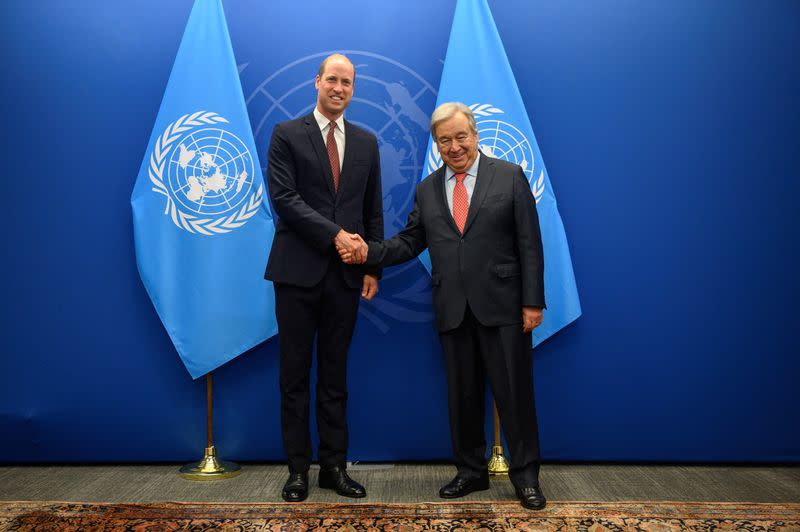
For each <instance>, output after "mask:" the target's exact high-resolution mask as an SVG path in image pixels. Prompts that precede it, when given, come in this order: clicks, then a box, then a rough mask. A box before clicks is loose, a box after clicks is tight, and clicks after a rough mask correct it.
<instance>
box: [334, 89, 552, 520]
mask: <svg viewBox="0 0 800 532" xmlns="http://www.w3.org/2000/svg"><path fill="white" fill-rule="evenodd" d="M431 134H432V135H433V138H434V140H435V141H436V144H437V146H438V148H439V151H440V153H441V155H442V160H443V161H444V163H445V165H444V166H443V167H442V168H440V169H439V170H437V171H436V172H434V173H433V174H431V175H430V176H428V177H427V178H426V179H425V180H423V181H422V182H421V183H420V184H419V186H418V187H417V191H416V197H415V201H414V208H413V210H412V211H411V213H410V214H409V216H408V223H407V224H406V227H405V228H404V229H403V230H402V231H401V232H400V233H399V234H398V235H397V236H395V237H393V238H391V239H389V240H386V241H385V242H382V243H381V242H369V245H368V246H367V244H365V243H363V242H361V241H360V240H359V237H357V236H354V237H352V238H351V239H352V240H353V241H354V242H357V243H358V244H359V247H358V248H357V249H352V248H346V247H344V246H338V247H339V251H340V256H341V257H342V259H343V260H344V261H345V262H347V263H359V262H364V261H366V263H367V264H370V265H374V266H390V265H393V264H397V263H400V262H404V261H407V260H410V259H412V258H414V257H416V256H417V255H419V254H420V253H421V252H422V251H423V250H424V249H425V248H426V247H427V248H428V250H429V252H430V258H431V265H432V271H431V277H432V284H433V303H434V311H435V314H436V325H437V327H438V329H439V335H440V339H441V342H442V348H443V351H444V356H445V361H446V368H447V381H448V402H449V411H450V432H451V437H452V444H453V451H454V457H455V463H456V466H457V469H458V473H457V474H456V476H455V478H454V479H453V480H452V481H451V482H450V483H448V484H447V485H445V486H444V487H443V488H442V489H441V490H440V491H439V495H440V496H441V497H443V498H456V497H462V496H464V495H467V494H468V493H471V492H473V491H477V490H485V489H488V487H489V477H488V472H487V463H486V440H485V435H484V429H483V427H484V426H483V420H484V381H485V379H486V377H487V375H488V378H489V382H490V383H491V386H492V391H493V393H494V397H495V400H496V402H497V408H498V411H499V413H500V421H501V423H502V426H503V432H504V434H505V436H506V441H507V443H508V447H509V451H510V453H509V454H510V471H509V476H510V478H511V481H512V482H513V484H514V486H515V488H516V493H517V496H518V497H519V499H520V501H521V502H522V504H523V506H525V507H526V508H531V509H541V508H544V506H545V504H546V501H545V498H544V495H543V494H542V491H541V489H540V487H539V437H538V429H537V425H536V409H535V407H534V398H533V377H532V359H531V331H532V330H533V329H534V328H535V327H537V326H538V325H539V324H540V323H541V320H542V309H543V308H544V306H545V301H544V279H543V273H544V271H543V270H544V264H543V258H542V243H541V237H540V233H539V219H538V216H537V213H536V201H535V200H534V198H533V195H532V194H531V190H530V188H529V186H528V181H527V180H526V179H525V175H524V173H523V171H522V168H520V167H519V166H518V165H515V164H511V163H508V162H505V161H502V160H499V159H494V158H491V157H488V156H486V155H483V154H480V153H479V152H478V128H477V126H476V123H475V118H474V116H473V115H472V112H471V111H470V109H469V108H468V107H466V106H465V105H463V104H458V103H446V104H443V105H441V106H439V107H438V108H437V109H436V110H435V111H434V113H433V116H432V117H431Z"/></svg>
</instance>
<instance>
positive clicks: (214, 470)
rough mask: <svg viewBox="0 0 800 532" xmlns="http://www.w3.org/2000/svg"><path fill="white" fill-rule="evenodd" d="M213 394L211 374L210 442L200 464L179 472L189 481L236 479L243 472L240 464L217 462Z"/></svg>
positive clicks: (208, 379) (208, 401)
mask: <svg viewBox="0 0 800 532" xmlns="http://www.w3.org/2000/svg"><path fill="white" fill-rule="evenodd" d="M211 392H212V390H211V373H209V374H207V375H206V421H207V433H208V441H207V443H206V450H205V453H204V455H203V459H202V460H200V461H199V462H192V463H191V464H186V465H185V466H183V467H181V469H180V471H178V474H179V475H180V476H181V477H183V478H185V479H187V480H219V479H223V478H231V477H235V476H236V475H238V474H239V473H241V472H242V468H241V466H240V465H239V464H236V463H234V462H224V461H222V460H217V450H216V449H215V448H214V436H213V431H212V421H213V417H212V414H211V404H212V393H211Z"/></svg>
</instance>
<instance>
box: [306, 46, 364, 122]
mask: <svg viewBox="0 0 800 532" xmlns="http://www.w3.org/2000/svg"><path fill="white" fill-rule="evenodd" d="M354 78H355V70H354V69H353V64H352V63H351V62H350V61H348V60H347V59H345V58H344V57H333V58H331V59H329V60H328V62H327V63H326V64H325V71H324V72H323V73H322V75H319V74H317V78H316V80H315V81H314V86H315V87H316V88H317V108H318V109H319V112H320V113H322V114H323V115H325V118H327V119H329V120H336V119H338V118H339V117H340V116H342V113H344V110H345V108H346V107H347V104H349V103H350V99H351V98H352V97H353V81H354Z"/></svg>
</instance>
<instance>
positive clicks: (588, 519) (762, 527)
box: [0, 501, 800, 532]
mask: <svg viewBox="0 0 800 532" xmlns="http://www.w3.org/2000/svg"><path fill="white" fill-rule="evenodd" d="M212 529H223V530H225V529H233V530H241V531H249V530H259V531H273V530H287V531H306V530H327V529H333V530H347V531H358V530H369V531H378V530H391V531H397V532H411V531H417V530H448V531H456V530H458V531H461V530H464V531H466V530H536V531H540V530H541V531H544V530H546V531H570V532H571V531H576V532H577V531H586V532H601V531H629V530H630V531H639V530H644V531H653V532H667V531H672V530H697V531H701V530H702V531H711V530H747V531H768V530H769V531H773V530H774V531H781V532H788V531H800V504H757V503H700V502H586V501H581V502H552V503H549V504H548V506H547V508H546V509H545V510H544V511H541V512H530V511H527V510H525V509H523V508H522V507H521V506H520V505H519V504H517V503H515V502H491V503H478V502H462V503H458V502H457V503H420V504H283V503H253V504H241V503H237V504H230V503H160V504H109V503H72V502H36V501H22V502H0V530H58V531H59V532H61V531H71V530H115V531H123V530H212Z"/></svg>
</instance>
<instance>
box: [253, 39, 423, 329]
mask: <svg viewBox="0 0 800 532" xmlns="http://www.w3.org/2000/svg"><path fill="white" fill-rule="evenodd" d="M335 52H339V53H343V54H344V55H346V56H347V57H348V58H349V59H350V60H351V61H352V62H353V65H354V66H355V71H356V78H355V84H354V93H353V98H352V100H351V102H350V105H349V106H348V107H347V110H346V111H345V119H346V120H347V121H348V122H350V123H352V124H354V125H356V126H358V127H360V128H362V129H365V130H367V131H369V132H371V133H373V134H374V135H375V136H376V138H377V139H378V149H379V151H380V159H381V182H382V192H383V210H384V213H383V217H384V236H386V237H390V236H393V235H395V234H396V233H397V232H398V231H400V230H401V229H402V228H403V227H404V226H405V223H406V217H407V215H408V212H409V211H410V210H411V208H412V207H413V204H414V191H415V188H416V185H417V183H418V182H419V178H420V176H421V175H422V173H423V169H424V167H425V149H426V147H427V139H428V121H429V118H430V117H429V110H430V109H433V107H434V105H435V103H436V94H437V91H436V89H435V88H434V87H433V86H432V85H431V83H430V82H429V81H428V80H427V79H425V78H424V77H423V76H422V75H420V74H419V73H417V72H415V71H414V70H413V69H411V68H409V67H408V66H406V65H404V64H402V63H401V62H399V61H396V60H394V59H392V58H391V57H387V56H384V55H380V54H376V53H373V52H370V51H366V50H335ZM331 53H334V50H327V51H321V52H317V53H314V54H311V55H307V56H304V57H300V58H298V59H296V60H293V61H291V62H289V63H286V64H284V65H282V66H280V67H278V68H277V69H276V70H274V71H271V72H269V73H268V74H266V75H265V76H264V77H262V78H260V79H257V80H255V83H254V84H253V85H250V84H249V83H247V82H245V83H244V85H245V87H248V86H249V95H247V96H246V98H245V100H246V103H247V108H248V112H249V113H250V116H251V117H252V120H253V133H254V136H255V140H256V146H258V149H259V150H262V149H263V150H264V152H263V153H262V155H263V157H262V158H261V160H262V161H267V160H268V157H267V147H268V146H269V141H270V134H271V132H272V129H273V127H274V126H275V124H277V123H279V122H283V121H284V120H290V119H294V118H298V117H301V116H304V115H307V114H308V113H310V112H311V111H313V109H314V107H315V105H316V91H315V90H314V75H315V74H316V73H317V70H318V68H319V64H320V62H321V61H322V60H323V59H324V58H325V57H327V56H328V55H330V54H331ZM248 65H251V64H250V63H248V64H246V65H244V66H240V72H243V71H244V70H245V69H252V68H253V67H252V66H248ZM252 75H254V76H255V75H257V74H256V73H255V72H253V73H252ZM245 94H248V91H246V92H245ZM264 170H265V171H266V168H265V169H264ZM418 268H419V265H418V264H417V263H416V261H410V262H407V263H405V264H403V265H400V266H397V267H394V268H392V269H391V270H389V271H385V272H384V273H383V278H382V279H383V281H384V284H383V286H384V287H386V286H388V285H389V283H386V281H389V280H391V279H392V278H395V277H400V276H402V275H405V274H406V273H407V272H409V271H410V272H414V271H416V270H417V269H418ZM429 285H430V277H429V276H428V275H427V274H426V275H425V277H424V278H419V279H417V280H416V281H415V282H414V284H413V285H412V286H411V287H403V288H402V289H398V290H399V291H398V292H393V291H391V289H388V288H382V289H381V296H382V297H380V298H376V299H373V300H372V301H370V302H365V304H362V305H359V313H361V314H362V315H364V316H365V317H366V318H367V319H369V320H370V321H371V322H372V323H373V324H375V326H376V327H378V328H379V329H380V330H382V331H386V330H388V328H389V323H390V321H401V322H418V323H424V322H429V321H431V320H432V319H433V314H432V312H431V304H430V294H429V293H428V292H427V291H426V290H428V288H427V287H428V286H429Z"/></svg>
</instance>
